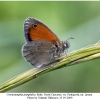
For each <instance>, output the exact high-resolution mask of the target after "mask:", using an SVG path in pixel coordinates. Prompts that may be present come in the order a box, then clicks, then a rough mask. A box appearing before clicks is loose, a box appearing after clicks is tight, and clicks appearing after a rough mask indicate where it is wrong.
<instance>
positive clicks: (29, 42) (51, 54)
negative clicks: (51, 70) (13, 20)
mask: <svg viewBox="0 0 100 100" xmlns="http://www.w3.org/2000/svg"><path fill="white" fill-rule="evenodd" d="M24 34H25V39H26V44H25V45H24V46H23V48H22V54H23V57H24V58H25V59H26V60H27V61H28V62H29V63H31V64H32V65H33V66H34V67H36V68H40V67H42V66H45V65H47V64H49V63H51V62H53V61H54V60H56V59H57V58H58V57H61V56H62V55H64V54H65V50H66V49H67V48H69V46H70V45H69V42H68V41H60V39H59V38H58V37H57V36H56V35H55V34H54V33H53V32H52V31H51V30H50V29H49V28H48V27H47V26H46V25H45V24H43V23H42V22H41V21H39V20H37V19H35V18H27V19H26V20H25V22H24Z"/></svg>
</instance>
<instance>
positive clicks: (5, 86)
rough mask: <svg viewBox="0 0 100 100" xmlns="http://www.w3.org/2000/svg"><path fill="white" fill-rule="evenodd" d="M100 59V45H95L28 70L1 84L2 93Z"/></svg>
mask: <svg viewBox="0 0 100 100" xmlns="http://www.w3.org/2000/svg"><path fill="white" fill-rule="evenodd" d="M96 58H100V44H99V43H98V44H94V45H91V46H88V47H85V48H82V49H80V50H77V51H74V52H72V53H69V54H68V55H67V56H66V55H65V56H63V57H61V58H59V59H58V60H56V61H54V62H52V63H51V64H49V65H47V66H45V67H42V68H40V69H35V68H33V69H31V70H28V71H26V72H24V73H22V74H20V75H18V76H16V77H14V78H12V79H10V80H8V81H6V82H4V83H2V84H0V92H5V91H7V90H10V89H12V88H14V87H17V86H19V85H21V84H24V83H26V82H28V81H30V80H32V79H34V78H37V77H38V76H40V75H42V74H45V73H47V72H50V71H53V70H56V69H58V68H63V67H64V65H66V66H71V65H75V64H78V63H82V62H85V61H88V60H92V59H96Z"/></svg>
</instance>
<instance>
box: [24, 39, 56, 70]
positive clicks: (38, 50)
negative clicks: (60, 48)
mask: <svg viewBox="0 0 100 100" xmlns="http://www.w3.org/2000/svg"><path fill="white" fill-rule="evenodd" d="M23 56H24V57H25V59H26V60H27V61H28V62H30V63H31V64H32V65H33V66H35V67H36V68H40V67H42V66H43V65H47V64H49V63H50V62H52V61H53V60H54V59H56V58H57V56H56V47H55V46H54V45H53V44H52V43H51V42H45V41H32V42H30V43H28V44H25V45H24V46H23Z"/></svg>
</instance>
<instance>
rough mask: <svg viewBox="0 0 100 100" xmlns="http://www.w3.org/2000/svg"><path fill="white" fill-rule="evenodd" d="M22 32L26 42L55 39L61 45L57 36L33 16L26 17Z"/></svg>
mask: <svg viewBox="0 0 100 100" xmlns="http://www.w3.org/2000/svg"><path fill="white" fill-rule="evenodd" d="M24 33H25V38H26V41H27V42H28V41H33V40H40V41H41V40H46V41H57V42H58V43H59V45H61V41H60V40H59V38H58V37H57V36H56V35H55V34H54V33H53V32H52V31H51V30H50V29H49V28H48V27H47V26H46V25H45V24H43V23H42V22H41V21H39V20H37V19H35V18H27V19H26V20H25V22H24Z"/></svg>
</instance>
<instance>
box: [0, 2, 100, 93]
mask: <svg viewBox="0 0 100 100" xmlns="http://www.w3.org/2000/svg"><path fill="white" fill-rule="evenodd" d="M27 17H34V18H37V19H39V20H41V21H42V22H44V23H45V24H46V25H47V26H48V27H49V28H50V29H51V30H52V31H53V32H54V33H55V34H56V35H57V36H58V37H59V38H60V39H61V40H66V39H68V38H70V37H74V38H75V39H74V40H69V42H70V44H71V46H70V49H69V52H72V51H73V50H78V49H80V48H83V47H85V46H88V45H91V44H95V43H96V42H98V41H99V40H100V2H68V1H65V2H43V1H41V2H36V1H31V2H28V1H27V2H0V83H3V82H5V81H7V80H8V79H10V78H13V77H15V76H16V75H19V74H21V73H23V72H25V71H27V70H29V69H31V68H33V66H31V65H30V64H29V63H27V62H26V61H25V60H24V59H23V57H22V54H21V48H22V45H24V43H25V39H24V32H23V23H24V20H25V19H26V18H27ZM71 28H72V29H71ZM8 92H100V59H96V60H92V61H88V62H85V63H82V64H78V65H74V66H70V67H64V68H62V69H58V70H55V71H52V72H49V73H47V74H44V75H42V76H40V77H38V78H36V79H34V80H32V81H30V82H27V83H25V84H23V85H21V86H19V87H16V88H14V89H12V90H10V91H8Z"/></svg>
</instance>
